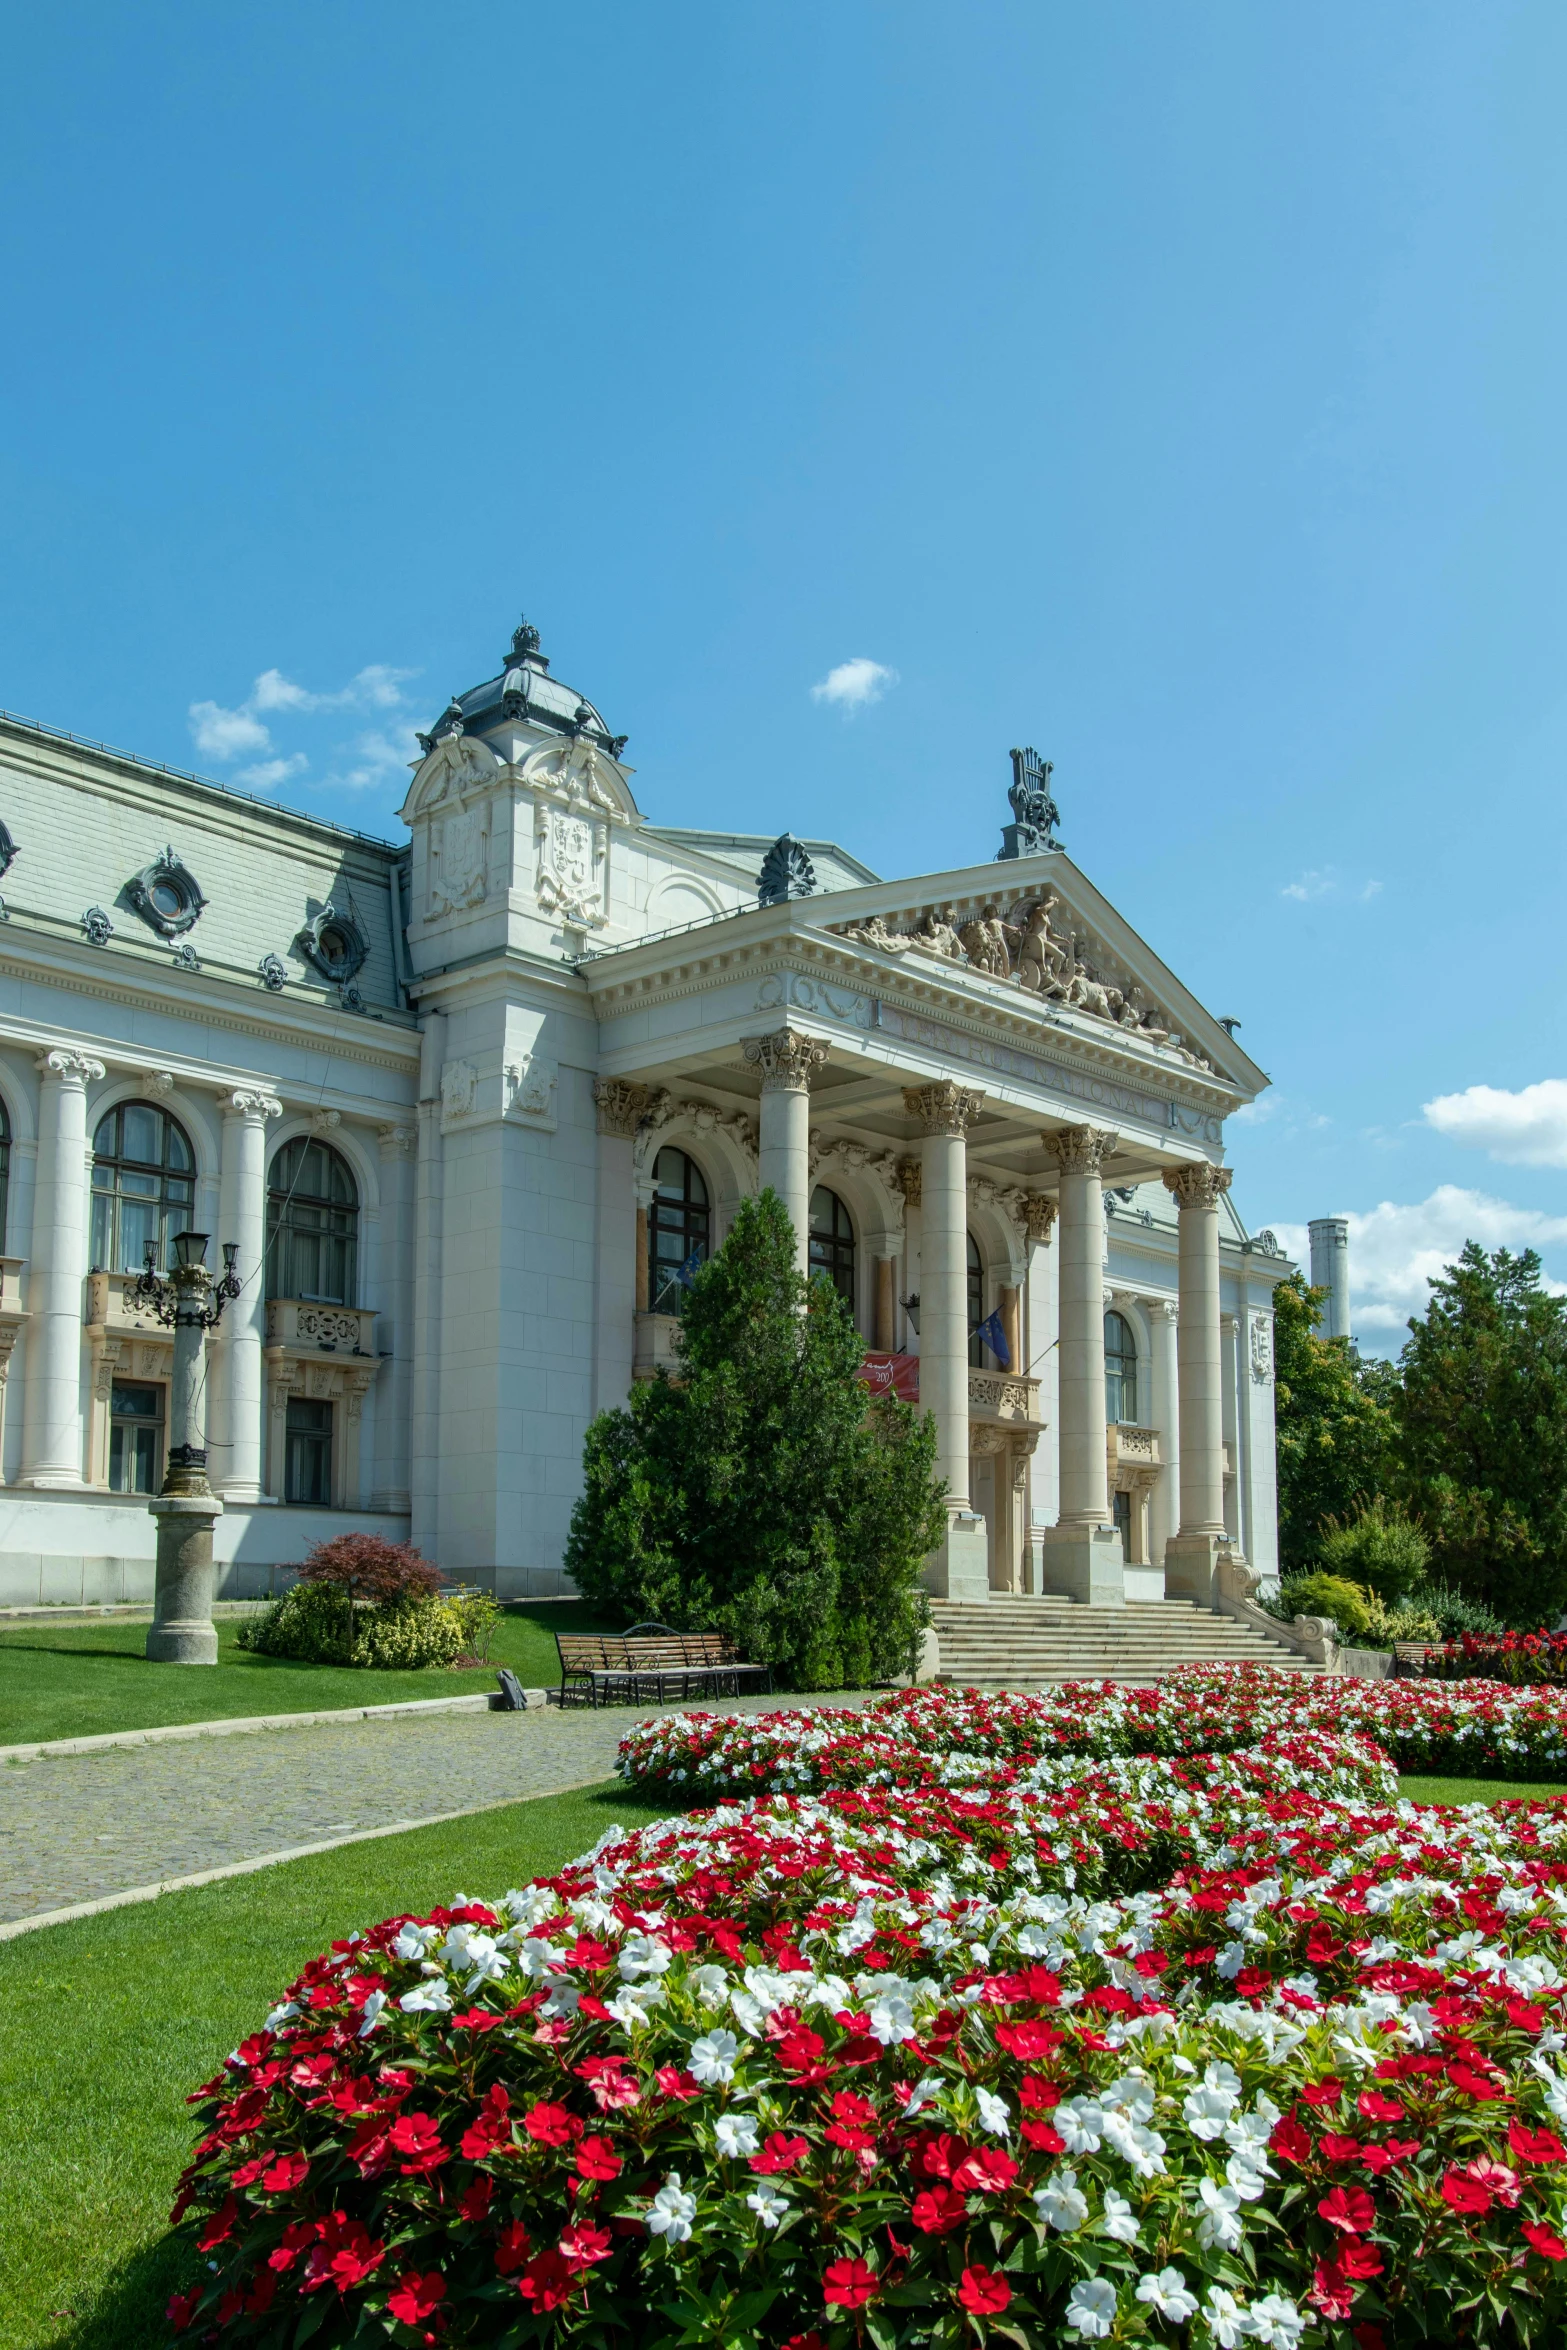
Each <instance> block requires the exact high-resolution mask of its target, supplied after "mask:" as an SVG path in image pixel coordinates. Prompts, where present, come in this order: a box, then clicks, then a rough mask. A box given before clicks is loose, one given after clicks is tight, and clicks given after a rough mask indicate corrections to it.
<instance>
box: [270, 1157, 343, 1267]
mask: <svg viewBox="0 0 1567 2350" xmlns="http://www.w3.org/2000/svg"><path fill="white" fill-rule="evenodd" d="M358 1254H359V1192H358V1189H357V1187H356V1185H355V1183H354V1179H353V1176H352V1175H351V1174H350V1173H349V1171H348V1166H347V1162H346V1161H345V1160H343V1159H341V1158H340V1157H339V1156H338V1154H337V1152H336V1151H335V1150H331V1149H329V1148H328V1146H327V1145H326V1144H325V1143H324V1142H317V1141H316V1140H315V1139H314V1137H313V1136H311V1135H308V1134H301V1135H297V1136H296V1137H295V1139H294V1140H293V1141H292V1142H286V1143H285V1144H284V1145H283V1148H282V1149H281V1150H280V1151H279V1152H278V1155H277V1157H276V1158H275V1159H274V1160H273V1162H272V1180H271V1183H270V1184H269V1185H268V1187H267V1295H268V1297H301V1298H305V1299H307V1300H308V1301H309V1303H310V1304H312V1305H325V1306H351V1305H352V1304H353V1302H354V1295H355V1283H356V1280H357V1275H358V1262H357V1260H358Z"/></svg>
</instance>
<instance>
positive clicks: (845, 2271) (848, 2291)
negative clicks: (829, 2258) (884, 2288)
mask: <svg viewBox="0 0 1567 2350" xmlns="http://www.w3.org/2000/svg"><path fill="white" fill-rule="evenodd" d="M875 2292H876V2271H875V2270H874V2269H873V2268H867V2267H866V2265H865V2263H864V2261H863V2260H835V2261H834V2262H833V2263H832V2266H831V2267H830V2268H829V2269H828V2271H827V2273H826V2275H825V2276H824V2277H823V2278H822V2298H823V2300H824V2301H825V2302H826V2303H827V2305H828V2307H829V2308H832V2307H834V2306H836V2307H838V2308H840V2309H863V2308H864V2306H865V2304H866V2302H867V2301H869V2300H871V2299H872V2298H873V2297H874V2295H875Z"/></svg>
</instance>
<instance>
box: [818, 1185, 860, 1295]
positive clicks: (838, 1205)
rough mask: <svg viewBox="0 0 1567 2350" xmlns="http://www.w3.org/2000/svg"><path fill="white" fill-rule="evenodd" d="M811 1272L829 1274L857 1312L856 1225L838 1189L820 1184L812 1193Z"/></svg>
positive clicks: (833, 1283) (835, 1287) (830, 1278)
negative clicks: (855, 1279) (855, 1299)
mask: <svg viewBox="0 0 1567 2350" xmlns="http://www.w3.org/2000/svg"><path fill="white" fill-rule="evenodd" d="M811 1272H812V1274H813V1276H814V1275H815V1274H817V1273H825V1274H826V1276H827V1278H828V1280H829V1281H830V1282H831V1283H832V1285H833V1287H834V1289H836V1291H837V1292H838V1295H839V1296H840V1297H841V1298H842V1300H843V1302H844V1304H845V1305H846V1306H847V1307H848V1309H849V1311H850V1313H851V1314H852V1313H853V1311H854V1226H853V1225H852V1224H851V1223H850V1221H849V1211H848V1209H847V1208H846V1207H845V1206H844V1204H843V1202H842V1200H841V1199H840V1198H839V1197H838V1194H837V1193H836V1192H835V1191H828V1190H827V1189H826V1187H825V1185H823V1184H820V1183H818V1185H817V1186H816V1189H815V1190H814V1191H813V1192H812V1194H811Z"/></svg>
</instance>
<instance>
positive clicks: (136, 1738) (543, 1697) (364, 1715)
mask: <svg viewBox="0 0 1567 2350" xmlns="http://www.w3.org/2000/svg"><path fill="white" fill-rule="evenodd" d="M525 1695H526V1697H527V1699H528V1706H529V1710H530V1712H531V1710H532V1708H533V1706H534V1705H535V1703H537V1704H538V1705H540V1706H543V1705H544V1704H545V1703H546V1701H547V1699H548V1695H549V1692H548V1691H547V1690H545V1689H529V1690H527V1691H526V1692H525ZM498 1710H500V1709H499V1708H497V1707H496V1706H495V1705H494V1704H493V1702H492V1699H491V1696H490V1693H489V1692H488V1691H486V1690H476V1691H474V1692H472V1693H471V1694H469V1695H467V1696H463V1697H405V1698H403V1699H401V1700H400V1701H399V1702H397V1703H395V1704H392V1705H329V1706H323V1707H321V1708H320V1709H318V1710H317V1711H315V1712H313V1713H303V1714H236V1715H235V1716H234V1718H233V1720H232V1721H226V1720H224V1719H223V1718H222V1717H221V1716H220V1717H219V1718H218V1719H217V1720H215V1721H210V1722H160V1723H156V1724H154V1725H153V1726H152V1727H150V1728H148V1729H145V1730H100V1731H96V1732H94V1733H93V1734H92V1735H91V1736H89V1737H84V1738H43V1739H37V1740H34V1741H32V1742H30V1743H26V1744H23V1745H19V1746H0V1763H29V1762H48V1761H49V1760H51V1758H52V1757H54V1756H55V1755H62V1756H63V1755H73V1754H101V1753H103V1752H105V1751H106V1750H107V1749H109V1748H111V1747H116V1746H161V1745H163V1744H164V1743H165V1742H166V1741H167V1740H169V1739H173V1738H230V1737H238V1736H240V1735H243V1734H246V1733H249V1732H252V1731H257V1730H319V1729H321V1728H322V1727H323V1726H325V1725H330V1724H331V1723H333V1722H383V1721H389V1720H391V1719H392V1718H394V1717H395V1716H396V1715H399V1714H432V1713H434V1714H439V1713H447V1714H453V1713H469V1714H477V1713H491V1712H496V1711H498ZM450 1816H451V1817H452V1818H453V1819H455V1818H457V1817H458V1816H459V1815H458V1814H457V1813H455V1812H454V1813H452V1814H451V1815H450Z"/></svg>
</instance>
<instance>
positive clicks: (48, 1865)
mask: <svg viewBox="0 0 1567 2350" xmlns="http://www.w3.org/2000/svg"><path fill="white" fill-rule="evenodd" d="M801 1702H807V1703H808V1702H809V1700H805V1701H801V1700H799V1699H793V1698H781V1699H780V1698H776V1697H754V1698H740V1699H737V1700H732V1701H728V1702H724V1703H721V1704H718V1705H713V1704H712V1703H709V1704H708V1705H706V1706H705V1707H704V1708H703V1710H704V1711H706V1712H721V1713H762V1712H765V1711H766V1710H767V1709H768V1708H769V1707H774V1706H777V1705H780V1704H783V1705H792V1704H798V1703H801ZM831 1702H835V1703H839V1704H842V1703H845V1702H847V1703H849V1704H853V1703H854V1702H855V1700H854V1699H852V1698H850V1699H848V1700H844V1699H836V1700H833V1701H831ZM650 1710H651V1711H654V1712H664V1713H675V1712H678V1711H679V1710H680V1709H679V1708H678V1707H675V1706H664V1707H657V1708H653V1709H650ZM647 1718H648V1717H647V1715H646V1714H643V1713H638V1712H637V1711H636V1710H635V1709H633V1708H632V1707H630V1706H616V1707H605V1708H602V1709H600V1710H598V1711H593V1710H590V1709H589V1708H587V1707H573V1708H572V1709H571V1710H570V1711H569V1712H565V1713H563V1712H561V1711H559V1710H558V1709H557V1708H554V1707H551V1708H549V1709H547V1710H544V1711H539V1712H533V1711H530V1712H528V1713H521V1714H501V1713H496V1714H490V1713H484V1714H440V1715H434V1716H430V1715H427V1716H425V1718H424V1719H422V1720H419V1719H413V1720H409V1719H407V1718H404V1719H402V1720H399V1721H382V1722H366V1721H356V1722H352V1723H345V1724H343V1725H342V1726H341V1727H330V1728H319V1729H306V1730H259V1731H256V1732H253V1733H251V1734H248V1735H247V1736H245V1737H242V1738H200V1739H192V1740H189V1741H181V1742H178V1743H175V1744H172V1745H168V1746H139V1747H118V1748H114V1749H111V1750H109V1751H108V1752H103V1753H98V1754H78V1755H67V1756H60V1757H51V1758H47V1759H45V1760H41V1761H38V1762H31V1763H25V1764H12V1765H10V1766H9V1767H8V1768H5V1769H0V1922H5V1923H9V1922H10V1921H11V1920H13V1919H16V1918H24V1917H33V1916H36V1915H37V1914H38V1913H39V1912H40V1911H44V1910H55V1909H65V1908H68V1907H70V1906H71V1905H73V1904H75V1903H77V1902H82V1901H97V1900H101V1899H102V1898H103V1897H104V1896H105V1895H106V1894H112V1893H119V1892H123V1891H126V1890H127V1889H128V1888H130V1887H131V1886H135V1885H149V1884H154V1883H156V1882H158V1881H159V1880H162V1879H167V1878H170V1877H189V1876H195V1875H197V1874H198V1873H199V1872H200V1871H201V1870H203V1869H216V1868H223V1867H226V1866H228V1865H230V1864H231V1863H233V1862H236V1861H245V1860H253V1859H256V1858H257V1857H258V1856H260V1855H261V1854H263V1853H269V1852H285V1851H288V1850H290V1849H291V1848H293V1847H294V1846H297V1845H301V1844H321V1843H326V1842H328V1841H329V1840H330V1839H331V1838H332V1837H334V1836H348V1835H351V1834H352V1833H353V1832H354V1831H355V1830H356V1829H364V1828H381V1827H387V1826H390V1825H392V1824H393V1823H395V1822H397V1821H400V1820H420V1819H428V1818H431V1817H433V1816H435V1815H437V1814H439V1813H442V1812H456V1811H462V1810H463V1809H465V1808H471V1809H475V1810H476V1809H478V1808H479V1807H480V1806H481V1805H484V1804H489V1803H497V1802H500V1801H503V1800H507V1799H509V1798H512V1797H515V1796H527V1795H549V1794H553V1793H555V1792H556V1791H557V1790H559V1789H560V1788H563V1787H573V1786H580V1785H581V1784H583V1783H584V1782H586V1781H592V1780H599V1779H607V1778H609V1777H610V1776H611V1774H612V1772H613V1770H614V1764H615V1748H616V1746H617V1745H618V1743H619V1741H620V1739H621V1737H622V1736H623V1735H624V1733H625V1731H626V1730H627V1729H628V1728H629V1727H630V1725H631V1724H632V1723H633V1722H635V1721H641V1720H645V1719H647Z"/></svg>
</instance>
